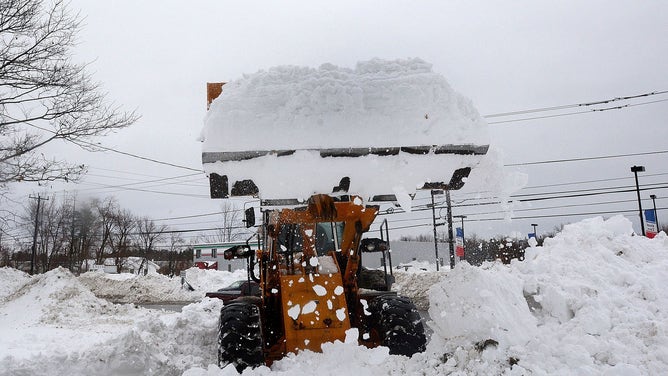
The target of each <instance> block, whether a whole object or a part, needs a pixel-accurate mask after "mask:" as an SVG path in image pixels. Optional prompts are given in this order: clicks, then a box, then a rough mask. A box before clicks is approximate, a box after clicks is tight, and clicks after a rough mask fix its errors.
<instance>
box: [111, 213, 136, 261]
mask: <svg viewBox="0 0 668 376" xmlns="http://www.w3.org/2000/svg"><path fill="white" fill-rule="evenodd" d="M113 227H114V228H113V231H112V233H111V243H110V244H111V248H112V250H113V253H114V258H115V260H116V268H117V272H118V273H120V272H121V270H122V269H123V260H124V259H125V258H126V257H127V256H128V255H129V251H130V246H131V245H132V239H131V238H132V231H133V230H134V229H135V228H136V227H137V222H136V220H135V217H134V216H133V215H132V213H131V212H130V211H129V210H119V211H117V212H116V213H115V214H114V216H113Z"/></svg>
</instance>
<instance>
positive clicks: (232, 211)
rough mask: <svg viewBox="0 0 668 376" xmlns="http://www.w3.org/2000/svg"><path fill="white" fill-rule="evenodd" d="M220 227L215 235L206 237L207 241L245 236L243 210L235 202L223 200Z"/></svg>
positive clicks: (228, 240) (219, 240)
mask: <svg viewBox="0 0 668 376" xmlns="http://www.w3.org/2000/svg"><path fill="white" fill-rule="evenodd" d="M218 218H219V220H220V227H219V228H218V231H217V232H216V234H215V235H210V236H207V237H205V241H206V242H211V243H218V242H231V241H233V240H237V239H239V238H242V237H243V234H245V232H244V231H243V228H244V226H243V222H242V221H241V210H240V209H237V208H236V207H235V206H234V204H233V203H231V202H229V201H223V203H222V205H221V207H220V217H218Z"/></svg>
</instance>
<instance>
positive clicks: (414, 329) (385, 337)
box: [369, 295, 427, 357]
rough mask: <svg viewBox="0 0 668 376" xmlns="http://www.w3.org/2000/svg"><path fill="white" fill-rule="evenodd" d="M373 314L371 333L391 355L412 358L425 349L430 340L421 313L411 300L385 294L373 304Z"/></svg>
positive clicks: (373, 301)
mask: <svg viewBox="0 0 668 376" xmlns="http://www.w3.org/2000/svg"><path fill="white" fill-rule="evenodd" d="M369 311H370V313H371V317H370V320H371V322H370V324H371V325H370V326H371V330H372V331H373V332H375V333H374V334H375V335H376V336H377V337H378V339H379V340H380V344H381V345H383V346H386V347H389V349H390V354H395V355H405V356H409V357H410V356H412V355H413V354H415V353H418V352H423V351H424V350H425V348H426V343H427V338H426V337H425V335H424V326H423V325H422V321H421V320H420V313H418V310H417V308H415V305H414V304H413V302H412V301H411V300H410V299H409V298H406V297H403V296H394V295H381V296H379V297H376V298H374V299H373V300H371V302H369Z"/></svg>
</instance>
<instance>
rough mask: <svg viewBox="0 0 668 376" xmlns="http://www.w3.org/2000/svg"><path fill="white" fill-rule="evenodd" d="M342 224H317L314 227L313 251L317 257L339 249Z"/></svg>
mask: <svg viewBox="0 0 668 376" xmlns="http://www.w3.org/2000/svg"><path fill="white" fill-rule="evenodd" d="M344 224H345V223H344V222H319V223H317V224H316V226H315V249H316V252H317V253H318V256H323V255H326V254H327V252H329V251H336V250H338V249H340V248H341V240H342V238H343V226H344Z"/></svg>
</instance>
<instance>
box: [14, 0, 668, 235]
mask: <svg viewBox="0 0 668 376" xmlns="http://www.w3.org/2000/svg"><path fill="white" fill-rule="evenodd" d="M158 4H159V6H158ZM511 4H512V5H513V6H511ZM70 8H71V10H72V11H73V12H76V11H80V13H81V16H82V17H84V18H85V25H84V27H83V29H82V30H81V32H80V34H79V41H80V43H79V45H78V47H77V49H76V51H75V53H76V59H79V60H80V61H86V62H91V64H90V72H91V73H92V74H93V75H94V77H95V79H96V80H99V81H101V82H102V84H103V86H104V89H105V90H106V91H107V92H108V95H109V99H110V100H112V101H114V102H115V103H117V104H119V105H121V106H122V107H123V108H125V109H128V110H133V109H136V110H137V112H138V113H139V114H140V115H141V116H142V117H141V119H140V120H139V121H137V123H136V124H135V125H133V126H131V127H130V128H128V129H126V130H123V131H120V132H118V133H117V134H114V135H112V136H109V137H105V138H100V139H98V140H97V141H99V142H100V143H101V144H102V145H104V146H106V147H110V148H114V149H117V150H120V151H123V152H127V153H132V154H136V155H139V156H144V157H148V158H152V159H155V160H159V161H163V162H167V163H171V164H175V165H179V166H184V167H188V168H191V169H194V170H197V169H200V168H201V154H200V153H201V150H200V143H199V142H198V141H197V136H198V134H199V131H200V129H201V128H202V124H203V123H202V121H203V118H204V115H205V110H206V103H205V98H206V92H205V83H206V82H208V81H209V82H211V81H228V80H232V79H236V78H239V77H240V76H241V75H243V74H244V73H253V72H256V71H257V70H260V69H267V68H269V67H272V66H276V65H286V64H289V65H304V66H312V67H317V66H319V65H321V64H322V63H333V64H336V65H339V66H344V67H354V65H355V63H356V62H357V61H360V60H368V59H371V58H374V57H379V58H383V59H397V58H408V57H419V58H422V59H423V60H425V61H427V62H430V63H432V64H433V69H434V71H436V72H439V73H441V74H442V75H443V76H445V77H446V79H447V80H448V81H449V83H450V84H451V86H452V87H453V88H454V89H455V90H456V91H458V92H460V93H462V94H463V95H465V96H467V97H469V98H471V99H472V100H473V102H474V103H475V105H476V107H477V108H478V110H479V112H480V113H481V114H482V115H491V114H497V113H505V112H510V111H518V110H531V109H540V108H546V107H553V106H561V105H571V104H578V103H586V102H592V101H600V100H607V99H612V98H617V97H625V96H632V95H638V94H644V93H651V92H659V91H664V90H668V40H667V37H668V22H666V18H665V16H666V15H667V14H668V2H664V1H637V0H634V1H586V2H583V1H552V2H547V1H525V2H512V3H511V2H492V1H457V2H453V1H442V0H441V1H418V2H416V1H365V2H359V1H336V2H313V1H281V2H268V1H267V2H248V1H238V2H231V1H198V2H187V3H184V2H176V1H161V2H159V3H158V2H138V1H118V0H116V1H108V2H98V1H95V2H92V1H82V0H73V1H72V2H71V5H70ZM655 101H658V102H656V103H649V102H655ZM620 104H622V105H627V104H632V105H633V106H631V107H627V108H623V109H619V110H608V111H602V112H593V111H590V112H588V113H580V114H574V115H567V116H556V117H547V118H546V117H545V116H552V115H563V114H568V113H574V112H583V111H589V110H591V109H592V108H598V109H603V108H609V107H613V106H616V105H620ZM535 117H541V118H540V119H533V120H525V121H514V122H508V123H495V122H499V121H506V120H516V119H526V118H535ZM666 119H668V94H662V95H654V96H648V97H643V98H638V99H635V100H630V101H619V102H614V103H610V104H608V105H599V106H596V107H591V106H590V107H579V108H570V109H565V110H561V111H544V112H535V113H529V114H524V115H518V116H514V117H494V118H488V121H489V122H490V123H491V124H490V126H489V128H490V134H491V139H492V146H493V147H494V148H497V149H500V150H501V151H502V154H503V163H504V164H506V165H515V164H522V163H528V162H539V161H552V160H561V159H572V158H587V157H596V156H614V155H623V154H634V153H645V152H661V151H666V150H668V129H667V127H666V124H665V122H666ZM249 137H252V135H249ZM46 151H47V152H49V153H53V154H54V155H56V156H58V157H63V156H64V157H67V159H68V160H70V161H72V162H77V163H85V164H87V165H88V166H89V175H88V176H87V177H86V178H85V179H84V181H83V182H81V183H80V184H77V185H74V184H66V185H63V184H54V185H51V186H47V187H33V186H28V185H25V184H22V185H15V187H14V197H15V198H16V199H17V200H19V201H24V202H27V201H28V199H27V196H28V194H31V193H37V192H57V194H62V193H58V192H62V190H63V189H66V190H70V191H73V190H78V191H79V193H78V196H79V197H87V196H97V197H104V196H108V195H115V196H117V197H118V199H119V202H120V203H121V205H122V206H123V207H124V208H127V209H130V210H131V211H133V212H134V213H136V214H138V215H147V216H150V217H152V218H155V219H164V218H173V217H180V216H191V215H199V214H207V213H211V212H215V211H217V210H220V203H219V202H218V201H213V200H210V199H209V198H208V183H207V180H206V177H205V176H204V175H203V174H197V172H196V171H193V170H189V169H186V168H178V167H169V166H165V165H160V164H156V163H152V162H148V161H145V160H140V159H137V158H132V157H128V156H124V155H120V154H118V153H112V152H105V153H89V152H83V151H80V150H77V149H76V148H74V147H71V146H68V145H63V144H57V145H53V146H51V147H49V148H48V149H47V150H46ZM667 162H668V154H665V153H653V154H649V155H646V156H635V157H622V158H606V159H597V160H585V161H577V162H564V163H545V164H536V165H521V166H511V167H507V169H508V171H511V172H521V173H526V174H527V175H528V187H529V189H524V190H521V191H519V192H517V194H519V195H522V194H533V193H540V195H539V196H536V197H545V196H553V195H554V192H563V191H578V192H577V194H580V193H583V192H580V190H583V189H593V188H601V187H615V188H618V190H619V189H624V188H628V187H631V186H632V185H633V184H634V181H633V174H632V173H631V172H630V167H631V166H632V165H634V164H642V165H644V166H645V167H646V170H647V171H646V172H645V173H641V175H640V183H641V185H647V184H656V186H647V187H655V189H653V190H648V191H643V192H642V195H643V198H644V199H645V201H644V202H643V205H644V206H645V207H651V201H650V200H649V199H648V197H649V194H656V195H657V196H658V197H659V199H658V200H657V201H656V204H657V206H658V207H660V208H665V207H668V199H664V198H663V197H668V189H667V188H666V186H668V163H667ZM183 175H191V176H187V177H184V178H180V179H176V180H174V179H168V180H161V181H155V180H158V179H165V178H174V177H179V176H183ZM148 181H153V182H151V183H147V182H148ZM582 181H598V182H591V183H587V184H577V183H578V182H582ZM128 184H132V185H129V186H128ZM119 185H125V187H116V188H106V189H105V188H104V186H119ZM536 186H548V187H543V188H539V189H538V188H530V187H536ZM661 187H663V188H661ZM129 188H132V189H134V190H130V189H129ZM137 189H141V190H143V191H138V190H137ZM468 197H470V195H469V196H467V195H466V194H464V193H463V194H462V195H460V196H459V197H457V196H456V195H455V197H453V198H454V199H455V201H456V202H459V203H462V200H463V199H465V198H468ZM524 198H526V197H524ZM635 198H636V197H635V193H633V192H626V193H619V194H608V195H596V196H587V197H581V198H572V199H554V200H544V201H535V202H525V203H521V204H519V205H518V206H517V207H516V209H517V210H515V211H513V212H512V213H510V214H505V215H504V214H503V213H492V212H495V211H497V210H498V209H499V208H498V207H493V206H478V207H473V208H470V207H466V208H456V209H455V213H454V214H456V215H458V214H466V215H469V218H467V222H466V226H465V227H466V232H467V233H472V232H473V233H477V234H479V235H484V236H489V235H495V234H501V233H503V234H509V233H510V232H512V231H516V232H519V233H523V234H526V233H527V232H529V231H530V230H531V226H530V224H531V223H537V224H538V225H539V227H538V231H539V233H540V232H542V231H551V230H553V228H554V227H555V226H556V225H558V224H560V223H567V222H572V221H577V220H580V219H583V218H586V217H587V216H586V215H585V216H561V217H545V216H553V215H563V214H569V213H570V214H580V213H595V212H599V211H608V212H610V211H626V210H634V209H637V202H636V201H634V200H635ZM606 203H607V204H606ZM571 205H578V206H571ZM546 207H549V209H545V210H538V209H540V208H546ZM526 209H530V210H526ZM483 213H489V214H483ZM664 213H665V214H664ZM625 214H627V215H628V216H629V218H631V219H632V220H634V221H635V223H636V224H635V226H636V229H637V231H639V227H638V224H637V223H638V216H637V215H633V213H625ZM608 215H609V214H605V216H608ZM430 216H431V214H430V213H427V212H423V213H422V214H420V215H417V216H414V217H412V218H413V219H411V220H407V219H406V218H404V217H401V216H390V217H389V218H388V220H390V221H391V222H392V221H396V222H394V224H392V225H391V226H390V227H391V228H392V227H404V226H413V225H419V224H422V223H425V224H426V223H429V222H430V221H431V220H430V219H429V220H427V219H421V218H430ZM504 216H505V217H508V216H515V217H522V218H523V219H516V220H513V221H500V220H489V219H500V218H502V217H504ZM662 216H663V217H665V222H666V223H667V224H668V211H664V212H662V211H661V210H659V220H660V221H661V218H662ZM469 219H470V221H469ZM214 220H215V217H213V216H203V217H194V218H190V219H188V220H164V221H161V223H164V224H167V225H170V226H172V228H180V229H187V228H208V227H213V226H214V225H215V223H214V222H213V221H214ZM398 231H399V230H398ZM401 231H411V232H412V233H429V232H430V231H431V228H430V227H414V228H410V229H405V230H401Z"/></svg>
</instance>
